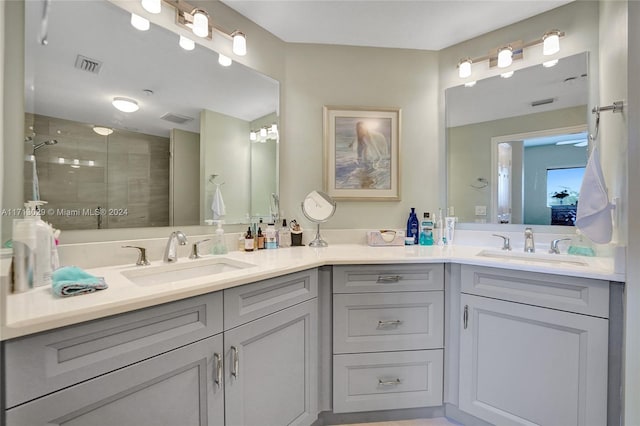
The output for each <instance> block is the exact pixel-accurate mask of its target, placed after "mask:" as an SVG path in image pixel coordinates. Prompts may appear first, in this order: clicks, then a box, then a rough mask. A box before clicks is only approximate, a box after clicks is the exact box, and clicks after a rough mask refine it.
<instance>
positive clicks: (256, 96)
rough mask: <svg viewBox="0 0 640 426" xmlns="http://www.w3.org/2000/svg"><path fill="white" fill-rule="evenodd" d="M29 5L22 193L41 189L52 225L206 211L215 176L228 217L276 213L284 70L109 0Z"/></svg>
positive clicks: (197, 218) (166, 222) (136, 223)
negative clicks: (219, 49) (138, 22)
mask: <svg viewBox="0 0 640 426" xmlns="http://www.w3.org/2000/svg"><path fill="white" fill-rule="evenodd" d="M47 4H48V7H46V5H47ZM25 8H26V9H25V36H26V42H25V110H26V111H25V140H24V150H25V167H24V173H25V176H24V195H25V199H26V200H28V199H33V198H34V197H36V196H37V192H39V196H40V199H42V200H45V201H47V202H48V204H47V206H46V207H47V208H46V209H45V212H47V213H48V214H47V215H46V216H47V217H46V220H47V221H49V222H51V223H52V224H53V225H54V227H57V228H61V229H100V228H105V229H106V228H131V227H150V226H174V225H176V226H177V225H183V226H184V225H198V224H203V223H204V222H205V221H206V220H207V219H212V218H213V215H214V210H213V208H214V205H215V204H216V203H214V195H215V194H216V190H217V189H219V190H220V194H221V198H222V199H223V202H224V207H225V209H224V211H222V212H218V213H225V214H224V216H223V217H222V219H224V220H225V222H226V223H244V222H246V220H247V218H248V217H249V216H261V217H262V216H269V215H270V214H272V213H274V200H277V196H278V187H277V174H278V169H277V167H278V130H277V125H278V115H279V110H278V109H279V83H278V82H277V81H275V80H273V79H271V78H269V77H267V76H265V75H262V74H260V73H258V72H256V71H254V70H252V69H249V68H247V67H245V66H243V65H241V64H238V63H236V62H234V63H232V65H231V66H227V67H223V66H221V65H220V64H219V63H218V54H217V53H216V52H214V51H212V50H210V49H208V48H206V47H203V46H201V45H196V46H195V49H193V50H185V49H183V48H182V47H180V46H179V44H178V40H179V38H178V35H177V34H174V33H172V32H171V31H168V30H167V29H165V28H162V27H160V26H156V25H154V24H151V26H150V28H149V29H148V30H146V31H139V30H137V29H135V28H134V27H133V26H132V25H131V14H130V13H128V12H126V11H125V10H123V9H121V8H119V7H118V6H116V5H114V4H113V3H111V2H109V1H106V0H95V1H67V0H52V1H51V2H44V1H28V2H25ZM43 38H46V41H43ZM116 97H125V98H130V99H133V100H135V101H136V102H137V104H138V107H139V109H138V110H137V111H135V112H123V111H120V110H117V109H116V108H114V106H113V105H112V101H113V99H114V98H116ZM261 128H262V129H267V130H268V134H267V135H266V136H265V137H262V138H261V137H259V136H258V138H256V140H255V141H252V140H250V132H251V131H256V130H260V129H261ZM34 170H35V171H36V174H37V176H38V180H37V182H38V185H37V186H36V185H34V179H33V176H34ZM34 193H35V194H34ZM217 205H218V206H219V204H217Z"/></svg>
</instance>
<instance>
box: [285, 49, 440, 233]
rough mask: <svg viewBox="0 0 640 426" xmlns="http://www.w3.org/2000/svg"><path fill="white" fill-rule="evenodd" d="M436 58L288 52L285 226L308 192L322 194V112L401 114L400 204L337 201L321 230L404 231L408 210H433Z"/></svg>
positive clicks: (402, 53)
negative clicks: (327, 108)
mask: <svg viewBox="0 0 640 426" xmlns="http://www.w3.org/2000/svg"><path fill="white" fill-rule="evenodd" d="M437 56H438V55H437V53H435V52H428V51H417V50H401V49H381V48H358V47H344V46H343V47H340V46H325V45H310V44H290V45H288V46H287V66H286V80H285V81H284V84H282V87H283V88H284V93H283V96H282V97H281V103H282V111H281V112H282V115H281V117H282V125H283V129H284V136H283V137H282V140H281V141H280V145H281V147H280V194H281V205H282V209H283V210H284V211H285V216H286V217H287V218H296V219H297V220H298V221H301V218H302V213H301V211H300V202H301V201H302V199H303V198H304V196H305V195H306V194H307V193H308V192H310V191H312V190H314V189H322V185H323V181H322V146H323V141H322V107H323V106H324V105H340V106H371V107H400V108H401V109H402V122H401V129H400V130H401V147H400V148H401V155H400V162H401V166H400V170H401V177H400V181H401V193H400V195H401V198H402V200H401V201H399V202H397V201H396V202H389V201H387V202H380V201H338V206H337V210H336V213H335V216H334V217H333V218H331V219H330V221H329V223H328V224H327V226H328V227H331V228H381V227H404V226H405V224H406V219H407V217H408V212H409V207H416V208H417V211H424V210H428V211H434V210H436V209H437V208H438V207H439V206H440V204H439V202H438V199H439V196H440V192H441V191H440V188H442V187H443V186H442V182H441V181H440V179H439V173H438V170H439V165H438V158H439V146H438V143H437V140H438V132H437V126H438V124H437V120H438V114H437V96H438V78H437V71H438V62H437ZM302 222H303V223H304V222H305V221H302ZM309 225H310V224H309V223H307V225H306V226H307V227H308V226H309Z"/></svg>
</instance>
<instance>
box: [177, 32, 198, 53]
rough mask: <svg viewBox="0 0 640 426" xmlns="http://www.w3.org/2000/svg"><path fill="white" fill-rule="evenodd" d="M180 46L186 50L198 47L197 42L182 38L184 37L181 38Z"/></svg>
mask: <svg viewBox="0 0 640 426" xmlns="http://www.w3.org/2000/svg"><path fill="white" fill-rule="evenodd" d="M178 44H179V45H180V47H182V48H183V49H184V50H193V49H195V47H196V42H195V41H193V40H191V39H190V38H188V37H185V36H182V35H181V36H180V41H179V42H178Z"/></svg>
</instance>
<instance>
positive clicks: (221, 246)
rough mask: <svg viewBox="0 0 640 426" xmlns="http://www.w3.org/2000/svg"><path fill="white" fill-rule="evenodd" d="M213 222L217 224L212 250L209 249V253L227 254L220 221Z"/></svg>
mask: <svg viewBox="0 0 640 426" xmlns="http://www.w3.org/2000/svg"><path fill="white" fill-rule="evenodd" d="M215 222H217V223H218V227H217V228H216V231H215V233H214V235H213V248H212V249H211V252H212V254H227V245H226V244H225V239H224V229H222V221H221V220H216V221H215Z"/></svg>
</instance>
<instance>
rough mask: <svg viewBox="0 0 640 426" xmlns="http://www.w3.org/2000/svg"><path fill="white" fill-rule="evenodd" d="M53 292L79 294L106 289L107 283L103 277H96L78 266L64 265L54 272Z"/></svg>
mask: <svg viewBox="0 0 640 426" xmlns="http://www.w3.org/2000/svg"><path fill="white" fill-rule="evenodd" d="M52 281H53V284H52V290H53V294H55V295H56V296H60V297H66V296H77V295H80V294H85V293H93V292H94V291H96V290H104V289H105V288H107V287H108V286H107V283H106V282H105V281H104V278H102V277H94V276H93V275H91V274H89V273H87V272H85V271H84V270H82V269H81V268H78V267H77V266H63V267H62V268H58V269H56V270H55V271H54V272H53V274H52Z"/></svg>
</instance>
